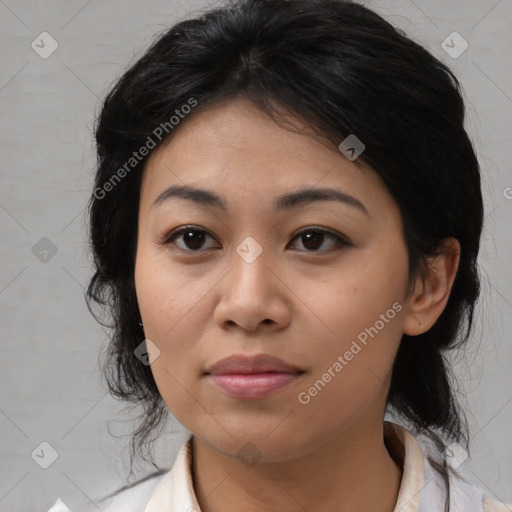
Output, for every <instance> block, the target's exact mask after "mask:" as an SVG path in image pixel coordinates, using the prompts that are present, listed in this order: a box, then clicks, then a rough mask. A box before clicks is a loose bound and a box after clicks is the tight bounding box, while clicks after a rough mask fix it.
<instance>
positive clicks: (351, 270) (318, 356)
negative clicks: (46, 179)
mask: <svg viewBox="0 0 512 512" xmlns="http://www.w3.org/2000/svg"><path fill="white" fill-rule="evenodd" d="M363 142H364V141H363ZM185 186H186V187H190V188H197V189H201V190H204V191H207V192H208V194H209V195H208V196H201V195H199V194H196V195H192V194H191V193H189V194H188V199H187V198H186V197H185V194H181V195H178V194H176V193H175V194H168V195H167V198H164V199H162V198H161V200H160V201H157V202H155V200H156V199H157V198H158V197H162V196H161V194H163V193H164V192H165V191H166V190H167V189H169V187H185ZM325 188H332V189H335V190H337V191H339V196H338V199H331V200H327V199H323V200H309V201H306V200H304V201H301V200H288V201H286V200H283V199H281V201H278V198H280V197H281V196H286V195H289V194H295V193H297V192H298V191H299V190H301V191H307V192H308V193H310V192H313V191H315V190H319V189H325ZM213 195H215V196H216V197H218V198H219V199H216V200H215V201H214V200H212V197H213ZM192 197H194V198H195V199H194V200H193V199H192ZM201 197H202V198H203V199H201ZM331 197H333V196H331ZM205 198H206V199H208V200H206V199H205ZM200 199H201V200H200ZM221 203H222V204H223V205H224V208H223V207H221V206H220V204H221ZM184 226H189V229H188V231H187V232H185V233H182V234H178V235H176V236H175V237H172V238H171V236H169V235H170V233H171V231H174V230H177V229H178V228H180V227H184ZM138 229H139V232H138V246H137V257H136V268H135V281H136V291H137V298H138V302H139V307H140V312H141V316H142V321H143V323H144V333H145V336H146V338H147V339H149V340H151V343H148V350H149V357H150V360H152V359H153V358H154V360H153V361H152V363H151V370H152V372H153V375H154V378H155V381H156V383H157V386H158V389H159V391H160V393H161V395H162V398H163V400H164V401H165V403H166V405H167V406H168V408H169V409H170V410H171V412H172V413H173V414H174V415H175V416H176V418H177V419H178V420H179V421H180V422H181V423H182V424H183V425H184V426H185V427H186V428H187V429H188V430H190V431H191V432H192V433H193V434H194V435H195V436H196V437H197V438H199V439H200V440H203V441H204V442H206V443H208V444H209V445H210V446H211V447H213V448H215V449H217V450H218V451H219V452H222V453H224V454H227V455H230V456H236V454H237V452H238V451H239V450H240V449H241V448H242V447H244V446H251V448H250V449H251V450H257V451H258V454H259V456H260V455H261V456H262V457H263V458H264V460H267V461H278V460H282V461H284V460H289V459H292V458H294V457H297V456H299V455H301V454H307V453H308V452H311V451H313V450H314V449H316V448H318V447H319V446H321V445H322V444H323V443H325V442H328V441H329V440H333V439H334V438H336V437H337V436H340V434H342V433H344V432H348V430H349V429H356V427H357V429H360V430H361V429H362V430H364V429H365V428H366V429H369V428H372V429H375V425H378V422H379V421H381V420H382V416H383V414H384V409H385V404H386V394H387V390H388V386H389V379H390V372H391V369H392V365H393V361H394V358H395V355H396V352H397V349H398V346H399V342H400V339H401V335H402V328H403V324H404V318H405V316H406V315H407V312H406V304H405V302H406V292H407V285H408V259H407V250H406V246H405V242H404V236H403V230H402V221H401V215H400V211H399V209H398V207H397V205H396V203H395V202H394V200H393V199H392V197H391V196H390V194H389V193H388V191H387V189H386V188H385V186H384V185H383V183H382V182H381V180H380V178H379V177H378V175H377V174H376V173H375V172H374V171H372V170H369V169H361V167H358V166H356V165H355V164H354V163H353V162H351V161H349V160H348V159H347V158H346V157H345V156H344V155H343V154H342V153H341V152H340V151H338V150H337V148H334V149H328V148H327V147H326V146H325V145H322V144H321V143H320V142H318V141H316V140H314V139H313V138H311V137H310V136H307V135H304V134H299V133H294V132H292V131H288V130H286V129H284V128H282V127H280V126H278V125H277V124H276V123H275V122H274V121H272V120H271V119H270V118H268V117H267V116H265V114H263V113H262V112H260V111H259V110H257V109H256V108H255V107H254V106H252V105H251V104H249V103H246V102H245V101H243V100H236V101H232V102H229V103H226V104H223V105H220V106H218V107H216V108H213V109H210V110H203V111H197V112H196V113H195V114H194V116H193V117H191V118H190V119H186V120H185V121H183V122H182V125H181V126H179V127H178V128H177V129H176V132H175V133H174V134H173V136H172V138H170V139H169V141H168V143H166V145H164V146H161V147H159V148H158V149H157V150H155V151H154V152H153V154H152V155H151V156H150V158H149V160H148V162H147V166H146V168H145V170H144V175H143V180H142V188H141V200H140V215H139V226H138ZM326 231H327V232H328V233H327V232H326ZM299 232H300V233H299ZM329 233H331V234H329ZM338 237H339V238H338ZM165 239H167V241H168V244H167V245H165V244H164V243H163V240H165ZM260 354H267V355H271V356H275V357H278V358H280V359H281V360H282V361H284V363H286V364H287V365H290V366H291V367H292V368H293V370H290V369H289V368H284V369H283V368H281V369H280V371H275V372H274V373H273V375H271V374H270V373H266V374H265V375H262V373H263V372H265V371H266V370H268V369H274V370H279V368H276V367H273V366H266V367H263V368H261V367H251V366H250V362H251V361H249V366H247V367H245V370H244V369H243V368H242V369H240V368H235V367H234V366H231V367H230V366H229V365H227V366H224V367H220V368H217V370H215V369H212V366H213V365H215V363H217V362H218V361H220V360H221V359H224V358H226V357H228V356H232V355H242V356H244V355H245V356H255V355H260ZM251 368H252V369H251ZM243 371H246V373H245V374H242V375H240V372H243ZM210 372H211V373H210ZM247 372H249V374H248V373H247ZM251 372H253V375H252V376H251V374H250V373H251ZM234 374H235V376H234ZM237 374H238V376H236V375H237ZM255 374H256V375H255ZM257 374H259V375H257ZM248 442H250V443H251V445H246V443H248Z"/></svg>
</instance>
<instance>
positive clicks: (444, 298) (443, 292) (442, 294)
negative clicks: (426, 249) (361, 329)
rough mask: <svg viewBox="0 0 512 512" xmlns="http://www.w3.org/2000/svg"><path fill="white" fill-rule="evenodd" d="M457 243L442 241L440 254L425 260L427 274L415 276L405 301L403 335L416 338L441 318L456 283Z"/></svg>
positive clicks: (450, 240)
mask: <svg viewBox="0 0 512 512" xmlns="http://www.w3.org/2000/svg"><path fill="white" fill-rule="evenodd" d="M459 259H460V244H459V241H458V240H457V239H456V238H453V237H450V238H445V240H444V241H443V244H442V246H441V248H440V254H438V255H437V256H433V257H431V258H428V262H427V263H428V270H427V272H426V275H424V276H421V277H418V278H417V279H416V281H415V283H414V289H413V292H412V293H411V295H410V296H409V298H408V299H407V301H406V308H405V309H406V311H405V315H404V324H403V328H402V330H403V332H404V334H408V335H409V336H417V335H418V334H423V333H424V332H427V331H428V330H429V329H430V328H431V327H432V326H433V325H434V324H435V323H436V320H437V319H438V318H439V317H440V316H441V313H442V312H443V310H444V308H445V307H446V303H447V302H448V298H449V297H450V292H451V289H452V286H453V282H454V281H455V275H456V274H457V269H458V266H459Z"/></svg>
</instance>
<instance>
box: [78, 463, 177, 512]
mask: <svg viewBox="0 0 512 512" xmlns="http://www.w3.org/2000/svg"><path fill="white" fill-rule="evenodd" d="M167 473H168V470H160V471H158V472H156V473H152V474H151V475H149V476H147V477H146V478H144V479H142V480H139V481H137V482H135V483H134V484H132V485H129V486H125V487H122V488H121V489H119V490H118V491H116V492H114V493H112V494H109V495H108V496H106V497H104V498H102V499H101V500H99V501H97V503H96V504H95V505H94V504H93V505H90V506H89V507H87V508H86V509H84V510H83V511H80V512H93V511H94V512H97V510H98V507H99V508H100V509H101V510H102V512H121V511H122V512H140V511H141V510H144V508H145V506H146V504H147V503H148V501H149V499H150V498H151V495H152V494H153V492H154V490H155V489H156V487H157V486H158V484H159V483H160V482H161V480H162V479H163V478H164V476H165V475H166V474H167Z"/></svg>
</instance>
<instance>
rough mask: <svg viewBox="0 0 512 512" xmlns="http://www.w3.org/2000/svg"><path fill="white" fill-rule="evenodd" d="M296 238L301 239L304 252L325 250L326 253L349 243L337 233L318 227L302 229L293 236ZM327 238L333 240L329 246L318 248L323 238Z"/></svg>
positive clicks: (323, 240)
mask: <svg viewBox="0 0 512 512" xmlns="http://www.w3.org/2000/svg"><path fill="white" fill-rule="evenodd" d="M296 238H298V239H300V240H301V242H302V245H303V247H304V248H305V250H306V252H327V253H328V252H332V251H336V250H338V249H340V248H342V247H346V246H347V245H350V243H349V242H348V241H346V240H345V239H343V238H342V237H340V236H339V235H336V234H334V233H332V232H331V231H328V230H326V229H320V228H308V229H307V230H303V231H301V232H300V233H298V234H297V235H296V236H295V237H294V240H295V239H296ZM328 239H331V240H334V243H332V244H331V247H327V248H324V249H321V250H318V249H319V248H321V247H322V245H323V244H324V243H325V240H328Z"/></svg>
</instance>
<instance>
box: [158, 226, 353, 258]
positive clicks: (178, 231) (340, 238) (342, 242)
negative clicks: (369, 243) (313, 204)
mask: <svg viewBox="0 0 512 512" xmlns="http://www.w3.org/2000/svg"><path fill="white" fill-rule="evenodd" d="M187 231H199V232H203V233H206V234H207V235H208V236H210V237H211V238H213V239H214V240H216V238H215V236H213V235H212V234H211V233H210V232H209V231H208V230H207V229H204V228H202V227H200V226H196V225H193V224H188V225H184V226H180V227H178V228H175V229H173V230H172V231H170V232H169V233H167V234H165V235H164V236H163V237H162V238H161V239H160V240H159V241H158V243H159V244H160V245H164V246H167V245H171V243H172V240H173V239H175V238H176V237H178V236H180V235H182V234H183V233H186V232H187ZM308 232H320V233H323V234H326V235H329V236H331V237H333V238H335V239H337V241H336V243H335V244H334V246H333V247H332V248H331V249H326V250H322V251H298V252H305V253H309V254H311V255H314V254H315V253H316V254H327V253H330V252H334V251H336V250H339V248H340V246H343V247H345V246H350V245H353V244H352V242H351V241H350V240H349V239H348V237H346V236H345V235H342V234H341V233H338V232H337V231H334V230H332V229H329V228H325V227H322V226H315V225H310V226H305V227H303V228H301V229H299V231H296V232H295V233H294V234H293V236H292V238H291V241H293V240H295V239H296V238H297V237H299V236H300V235H302V234H303V233H308ZM177 249H178V250H180V251H182V252H188V253H192V254H193V253H197V254H199V253H202V252H206V251H205V250H197V251H192V250H185V249H181V248H179V247H178V248H177Z"/></svg>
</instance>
